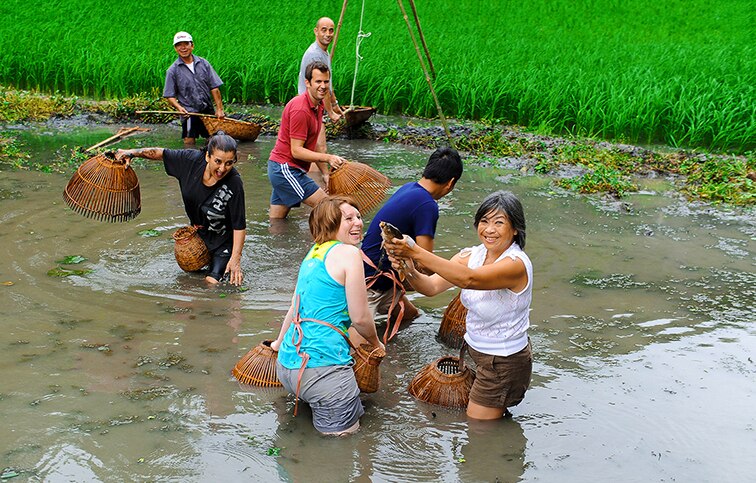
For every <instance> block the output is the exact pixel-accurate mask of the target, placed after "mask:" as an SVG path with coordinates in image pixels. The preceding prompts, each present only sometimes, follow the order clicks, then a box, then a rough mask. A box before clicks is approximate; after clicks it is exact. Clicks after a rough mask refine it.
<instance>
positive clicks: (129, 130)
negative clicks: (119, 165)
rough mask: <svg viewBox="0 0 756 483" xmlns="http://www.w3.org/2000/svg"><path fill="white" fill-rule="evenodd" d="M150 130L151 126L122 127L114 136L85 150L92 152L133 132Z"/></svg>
mask: <svg viewBox="0 0 756 483" xmlns="http://www.w3.org/2000/svg"><path fill="white" fill-rule="evenodd" d="M146 131H149V128H146V127H128V128H126V127H122V128H121V129H119V130H118V132H117V133H115V134H114V135H113V136H110V137H109V138H107V139H105V140H104V141H100V142H99V143H97V144H95V145H94V146H90V147H88V148H87V149H85V150H84V152H87V153H88V152H90V151H92V150H94V149H97V148H101V147H103V146H107V145H108V144H112V143H113V142H115V141H120V140H121V139H125V138H127V137H129V136H131V135H132V134H136V133H138V132H146Z"/></svg>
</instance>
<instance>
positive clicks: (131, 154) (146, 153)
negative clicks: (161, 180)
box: [115, 148, 163, 166]
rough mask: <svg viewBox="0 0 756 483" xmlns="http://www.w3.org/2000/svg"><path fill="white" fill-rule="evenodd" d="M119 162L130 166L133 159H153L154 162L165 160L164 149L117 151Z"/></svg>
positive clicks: (116, 155)
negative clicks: (124, 162) (122, 161)
mask: <svg viewBox="0 0 756 483" xmlns="http://www.w3.org/2000/svg"><path fill="white" fill-rule="evenodd" d="M115 157H116V159H117V160H119V161H120V160H125V161H126V165H127V166H128V165H129V161H131V158H144V159H152V160H154V161H162V160H163V148H139V149H119V150H118V151H116V154H115Z"/></svg>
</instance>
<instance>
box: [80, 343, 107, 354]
mask: <svg viewBox="0 0 756 483" xmlns="http://www.w3.org/2000/svg"><path fill="white" fill-rule="evenodd" d="M79 347H81V348H82V349H96V350H97V351H99V352H102V353H105V354H107V355H111V354H112V352H113V350H112V349H111V348H110V344H97V343H94V342H82V343H81V344H80V345H79Z"/></svg>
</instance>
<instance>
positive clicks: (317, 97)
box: [305, 69, 331, 104]
mask: <svg viewBox="0 0 756 483" xmlns="http://www.w3.org/2000/svg"><path fill="white" fill-rule="evenodd" d="M330 85H331V73H330V72H322V71H320V70H318V69H312V79H311V80H307V79H305V87H307V94H309V96H310V98H311V99H312V101H313V103H315V104H319V103H320V101H322V100H323V99H325V96H326V94H327V93H328V89H329V86H330Z"/></svg>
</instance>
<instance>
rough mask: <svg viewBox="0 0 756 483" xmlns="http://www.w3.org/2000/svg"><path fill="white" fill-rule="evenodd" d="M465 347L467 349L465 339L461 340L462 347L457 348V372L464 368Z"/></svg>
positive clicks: (462, 370)
mask: <svg viewBox="0 0 756 483" xmlns="http://www.w3.org/2000/svg"><path fill="white" fill-rule="evenodd" d="M465 349H467V341H464V342H462V347H461V348H460V349H459V372H464V370H465Z"/></svg>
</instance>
